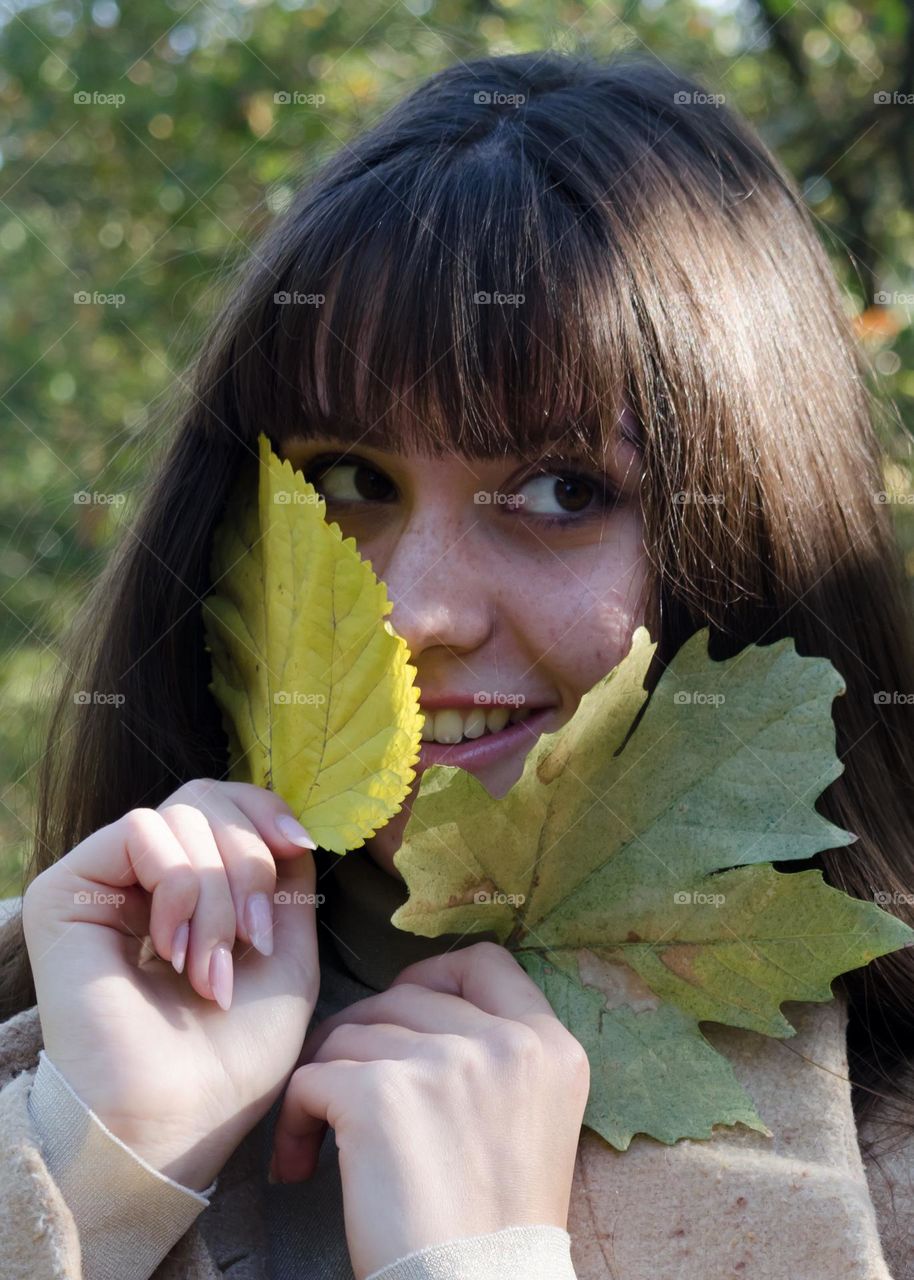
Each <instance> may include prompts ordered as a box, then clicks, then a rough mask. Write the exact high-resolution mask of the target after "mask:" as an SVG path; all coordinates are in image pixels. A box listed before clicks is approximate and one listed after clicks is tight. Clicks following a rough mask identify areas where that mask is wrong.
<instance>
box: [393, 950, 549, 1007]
mask: <svg viewBox="0 0 914 1280" xmlns="http://www.w3.org/2000/svg"><path fill="white" fill-rule="evenodd" d="M401 982H409V983H416V984H418V985H420V986H424V987H428V988H429V990H431V991H442V992H447V993H449V994H451V995H457V996H461V997H462V998H463V999H464V1000H469V1001H470V1003H471V1004H474V1005H476V1007H477V1008H478V1009H484V1010H485V1011H486V1012H487V1013H491V1014H494V1015H495V1016H496V1017H499V1018H512V1019H514V1020H515V1021H516V1022H527V1023H529V1024H530V1025H531V1026H541V1025H542V1022H543V1018H544V1016H548V1018H549V1019H550V1020H552V1021H554V1020H555V1014H554V1013H553V1011H552V1006H551V1005H550V1003H549V1001H548V1000H547V999H546V997H545V996H544V995H543V993H542V991H540V989H539V987H538V986H537V985H536V983H535V982H534V981H533V979H532V978H531V977H530V976H529V974H527V973H525V972H524V970H523V969H522V968H521V966H520V965H519V964H518V962H517V961H516V960H515V959H514V957H513V956H512V955H511V953H510V951H508V950H507V949H506V948H505V947H502V946H499V944H498V943H497V942H475V943H473V944H472V946H469V947H460V948H458V949H457V950H454V951H446V952H444V953H443V954H441V955H437V956H428V957H427V958H426V959H424V960H417V961H416V962H415V963H414V964H410V965H407V966H406V968H405V969H403V970H402V971H401V972H400V973H398V974H397V976H396V978H394V980H393V982H392V983H391V986H390V988H389V989H390V990H393V989H394V988H395V987H396V986H397V985H398V984H399V983H401Z"/></svg>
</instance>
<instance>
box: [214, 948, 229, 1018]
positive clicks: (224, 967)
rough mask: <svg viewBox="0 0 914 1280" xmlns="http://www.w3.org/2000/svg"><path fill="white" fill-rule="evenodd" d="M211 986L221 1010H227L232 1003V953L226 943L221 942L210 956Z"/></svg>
mask: <svg viewBox="0 0 914 1280" xmlns="http://www.w3.org/2000/svg"><path fill="white" fill-rule="evenodd" d="M209 985H210V986H211V987H212V989H213V995H214V996H215V997H216V1003H217V1004H218V1005H219V1008H220V1009H227V1008H228V1007H229V1005H230V1004H231V1003H232V953H231V951H229V949H228V947H227V946H226V945H225V943H222V942H220V944H219V946H218V947H216V948H215V949H214V950H213V954H212V955H211V956H210V961H209Z"/></svg>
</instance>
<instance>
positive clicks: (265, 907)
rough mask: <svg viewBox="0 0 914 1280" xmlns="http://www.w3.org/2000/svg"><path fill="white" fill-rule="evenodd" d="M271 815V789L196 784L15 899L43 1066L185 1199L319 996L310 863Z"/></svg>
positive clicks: (259, 1111)
mask: <svg viewBox="0 0 914 1280" xmlns="http://www.w3.org/2000/svg"><path fill="white" fill-rule="evenodd" d="M281 815H287V817H291V816H292V815H291V811H290V810H289V806H288V805H287V804H286V803H285V801H284V800H283V799H282V798H281V797H280V796H278V795H276V794H274V793H273V792H270V791H266V790H264V789H263V788H261V787H256V786H253V785H251V784H248V783H230V782H215V781H213V780H212V779H208V778H202V779H196V780H194V781H193V782H188V783H186V784H185V785H184V786H182V787H180V788H179V789H178V790H177V791H175V792H174V793H173V794H172V795H171V796H169V798H168V799H167V800H165V801H164V802H163V803H162V804H161V805H159V807H158V809H142V808H141V809H132V810H131V811H130V812H129V813H127V814H125V815H124V816H123V817H122V818H120V819H118V820H117V821H116V822H112V823H111V824H110V825H109V826H107V827H103V828H102V829H101V830H99V831H96V832H94V833H93V834H92V835H91V836H89V837H88V838H87V839H85V840H83V841H82V843H81V844H78V845H77V846H76V848H75V849H72V850H71V851H70V852H69V853H67V854H66V855H65V856H64V857H62V858H61V859H60V860H59V861H58V862H56V863H55V864H54V865H53V866H51V867H49V868H48V869H47V870H46V871H43V872H42V873H41V875H39V876H37V877H36V879H35V880H33V881H32V883H31V884H30V885H29V886H28V888H27V889H26V892H25V894H24V895H23V903H22V923H23V929H24V932H25V940H26V946H27V949H28V953H29V959H30V961H31V965H32V972H33V975H34V979H35V988H36V993H37V999H38V1012H39V1016H40V1019H41V1029H42V1034H43V1038H44V1047H45V1050H46V1051H47V1054H48V1057H49V1058H50V1059H51V1061H52V1062H53V1063H54V1065H55V1066H56V1067H57V1068H58V1069H59V1070H60V1071H61V1072H62V1073H63V1075H64V1076H65V1077H66V1079H67V1080H68V1081H69V1083H70V1084H71V1085H72V1087H73V1088H74V1089H75V1091H76V1092H77V1093H78V1094H79V1095H80V1097H81V1098H82V1099H83V1101H84V1102H85V1103H86V1105H87V1106H89V1107H91V1108H92V1110H93V1111H95V1112H96V1114H97V1115H98V1116H99V1117H100V1118H101V1119H102V1121H103V1122H104V1123H105V1124H106V1125H107V1126H108V1128H109V1129H111V1130H112V1132H113V1133H114V1134H115V1135H116V1136H117V1137H119V1138H120V1139H121V1140H122V1141H123V1142H125V1143H126V1144H127V1145H128V1146H129V1147H131V1148H133V1150H134V1151H136V1152H137V1153H138V1154H139V1155H141V1156H143V1157H144V1159H146V1160H148V1161H149V1163H150V1164H152V1166H153V1167H154V1168H156V1169H159V1170H160V1171H161V1172H163V1173H165V1174H167V1175H168V1176H169V1177H172V1178H174V1179H175V1180H176V1181H178V1182H181V1183H184V1184H185V1185H188V1186H191V1187H195V1188H196V1189H197V1190H203V1188H204V1187H206V1186H208V1185H209V1183H210V1182H212V1180H213V1178H214V1177H215V1176H216V1174H217V1173H218V1172H219V1170H220V1169H221V1168H222V1166H223V1165H224V1164H225V1162H226V1160H227V1159H228V1157H229V1156H230V1155H231V1153H232V1151H233V1150H234V1149H235V1148H236V1147H237V1146H238V1144H239V1142H240V1141H241V1139H242V1138H243V1137H244V1136H245V1134H246V1133H247V1132H248V1131H249V1130H250V1129H251V1128H253V1126H254V1125H255V1124H256V1123H257V1121H258V1120H259V1119H260V1118H261V1116H263V1115H264V1114H265V1112H266V1111H268V1110H269V1108H270V1106H271V1105H272V1103H273V1102H274V1101H275V1099H276V1098H277V1097H278V1095H279V1093H280V1091H281V1090H282V1087H283V1085H284V1084H285V1082H286V1080H287V1079H288V1076H289V1073H290V1071H291V1070H292V1069H293V1067H294V1066H295V1063H296V1061H297V1058H298V1055H299V1052H300V1050H301V1048H302V1041H303V1040H304V1036H305V1032H306V1030H307V1026H308V1022H309V1020H310V1018H311V1014H312V1012H313V1009H314V1004H315V1001H316V999H317V993H318V986H319V981H320V978H319V971H318V960H317V941H316V929H315V915H314V903H315V893H314V888H315V885H314V878H315V870H314V859H313V857H312V854H311V852H310V851H308V850H305V851H304V852H303V850H302V847H301V846H300V845H299V846H297V845H296V844H294V843H293V842H292V840H290V839H289V838H288V836H287V835H284V834H283V833H282V831H281V830H280V829H279V828H278V827H277V826H276V821H277V818H279V819H280V821H281V820H282V819H281ZM297 825H298V824H296V823H294V820H293V826H297ZM299 830H300V831H303V828H299ZM274 892H278V893H282V894H283V897H282V898H280V899H278V900H277V901H276V902H275V903H274ZM253 894H263V895H265V900H264V899H260V902H259V914H258V908H257V907H256V906H255V914H254V916H253V918H252V917H251V916H249V915H247V914H246V911H245V908H246V905H247V901H248V898H249V895H253ZM286 895H288V898H286ZM274 921H275V924H274ZM182 922H189V924H188V925H187V927H186V928H181V927H180V926H181V925H182ZM176 930H177V931H178V939H177V941H176V940H175V933H176ZM252 934H253V935H254V936H256V938H257V941H258V943H259V944H260V946H262V947H263V948H264V950H265V951H267V952H269V951H272V954H261V952H260V951H258V950H256V949H255V948H254V946H253V945H252V941H253V939H252ZM182 935H183V937H184V942H183V943H182ZM147 936H151V939H152V943H153V945H154V947H155V950H156V952H157V955H156V956H149V957H148V958H146V957H145V955H143V954H141V952H142V945H141V944H142V941H143V939H144V937H147ZM236 940H237V942H236ZM185 947H186V968H185V964H184V957H183V956H182V955H181V952H182V950H184V948H185ZM233 947H234V954H233ZM159 957H162V958H161V959H160V958H159ZM141 961H142V963H141ZM172 961H174V967H173V965H172ZM217 995H218V996H219V998H220V1000H221V1003H222V1004H223V1005H227V1004H228V1008H227V1009H226V1008H222V1007H220V1005H219V1004H218V1003H217V1002H216V996H217ZM229 1001H230V1004H229Z"/></svg>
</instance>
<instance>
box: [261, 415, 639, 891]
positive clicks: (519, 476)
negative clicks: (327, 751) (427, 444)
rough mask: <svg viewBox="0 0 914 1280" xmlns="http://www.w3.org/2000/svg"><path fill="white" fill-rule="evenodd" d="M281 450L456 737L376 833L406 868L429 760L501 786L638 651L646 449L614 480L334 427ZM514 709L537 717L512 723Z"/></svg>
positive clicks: (435, 714)
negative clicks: (320, 504) (363, 439)
mask: <svg viewBox="0 0 914 1280" xmlns="http://www.w3.org/2000/svg"><path fill="white" fill-rule="evenodd" d="M281 453H282V456H283V457H286V458H288V459H289V460H290V461H291V462H292V463H293V465H294V466H295V467H297V468H298V469H300V470H301V471H302V472H303V473H304V475H305V476H306V478H307V479H308V480H310V481H311V483H312V484H314V485H315V486H316V488H317V489H318V490H319V491H320V493H321V494H322V495H323V496H324V498H325V499H326V503H327V517H328V519H331V520H333V521H335V522H336V523H337V524H338V525H339V526H340V528H341V530H342V532H343V535H344V537H350V536H351V537H353V538H355V540H356V544H357V546H358V548H359V552H360V553H361V555H362V557H363V559H366V560H370V561H371V565H372V568H373V569H374V572H375V573H376V574H377V575H378V577H380V578H382V579H383V580H384V582H385V583H386V584H387V590H388V595H389V597H390V599H391V601H392V602H393V610H392V613H391V614H390V615H389V617H390V621H391V622H392V624H393V626H394V628H395V629H396V630H397V631H398V632H399V634H400V635H401V636H403V638H404V640H405V641H406V643H407V645H408V646H409V651H410V661H411V662H412V664H413V665H414V666H415V668H416V670H417V673H418V675H417V684H418V686H419V690H420V699H419V705H420V709H422V710H423V711H426V710H427V709H428V710H429V711H431V715H427V716H426V722H425V723H426V730H428V729H429V728H430V727H431V725H432V724H434V731H435V737H436V739H444V740H445V741H446V742H449V743H453V744H454V745H451V746H439V745H437V743H432V744H430V745H428V746H426V744H425V743H423V747H422V757H420V761H419V764H418V766H417V776H416V779H415V781H414V783H413V787H412V790H411V791H410V792H409V794H408V796H407V797H406V800H405V801H404V803H403V807H402V809H401V810H400V812H399V813H397V814H396V815H395V816H394V817H393V818H392V819H391V821H390V822H389V823H388V824H387V826H385V827H384V828H383V829H382V830H381V831H379V832H378V833H377V835H375V836H374V837H372V838H371V839H370V840H368V841H367V842H366V849H367V851H368V853H369V854H370V855H371V857H372V858H373V859H374V860H375V862H377V863H378V864H379V866H381V867H383V868H384V870H386V871H388V872H390V874H391V875H394V876H399V872H398V871H397V870H396V868H395V867H394V864H393V855H394V853H395V852H396V850H397V849H398V848H399V847H400V842H401V840H402V836H403V829H404V827H405V826H406V822H407V820H408V818H409V814H410V808H411V801H412V799H413V796H414V795H415V792H416V789H417V788H418V786H419V781H420V779H421V770H422V768H423V767H426V765H427V763H431V762H434V758H435V757H437V759H438V761H439V762H443V763H453V764H460V765H461V767H463V768H466V769H468V770H469V771H470V772H471V773H473V774H474V776H476V777H477V778H478V779H479V780H480V782H481V783H482V784H483V785H484V786H485V787H486V789H487V790H488V791H489V792H490V793H491V794H492V795H494V796H503V795H504V794H505V793H506V792H507V791H508V789H509V788H510V787H511V786H512V785H513V784H514V783H515V782H516V781H517V779H518V778H519V777H520V775H521V772H522V770H523V761H524V756H525V755H526V753H527V751H529V749H530V747H531V746H532V744H533V742H534V741H535V740H536V737H537V736H538V735H539V734H540V733H542V732H544V731H549V732H551V731H552V730H554V729H556V728H558V727H559V726H560V725H562V724H564V723H565V722H566V721H567V720H569V719H570V718H571V716H572V715H573V714H574V711H575V709H576V708H577V705H578V702H579V700H580V698H581V696H582V695H583V694H584V693H586V692H587V691H588V690H589V689H590V688H592V687H593V685H594V684H595V683H596V682H597V680H599V679H600V677H601V676H603V675H605V674H606V673H607V672H608V671H610V670H611V669H612V668H613V667H614V666H616V664H617V663H618V662H619V661H620V660H621V659H622V658H623V657H624V656H625V654H626V653H627V652H628V649H629V646H630V641H631V635H632V632H633V630H634V628H635V627H636V626H638V625H639V624H640V623H641V622H642V621H643V610H642V604H643V602H642V601H641V600H640V594H641V590H642V586H643V584H644V579H645V570H646V561H645V554H644V547H643V544H642V515H641V509H640V499H639V474H640V463H641V455H640V452H639V450H638V449H637V447H636V446H635V445H634V444H632V443H630V442H629V441H628V440H627V439H624V438H620V439H619V440H618V441H617V442H614V443H613V444H612V445H611V446H608V447H607V449H606V451H605V455H604V471H605V476H604V475H603V474H601V473H600V472H599V471H595V470H594V469H593V467H588V466H587V464H586V462H583V461H582V462H577V461H573V462H569V460H568V459H567V458H565V459H563V460H562V461H561V462H558V461H554V462H550V461H549V459H548V457H543V458H540V459H538V460H537V461H536V462H534V463H531V462H530V461H529V460H524V459H522V458H520V457H517V456H505V457H504V458H503V459H499V460H496V461H489V460H483V461H479V460H471V459H467V458H465V457H462V456H459V455H449V456H447V457H443V458H438V459H434V458H428V457H423V456H420V455H418V454H413V453H402V452H395V453H391V452H387V451H384V450H381V449H378V448H373V447H371V448H369V447H363V446H362V445H361V444H351V443H350V444H348V445H347V444H346V443H344V442H342V441H338V440H334V439H332V438H330V437H321V438H316V439H309V440H295V439H292V440H289V441H287V442H286V444H285V445H284V446H283V448H282V450H281ZM432 709H433V710H432ZM512 712H519V713H520V715H521V716H523V715H524V714H525V713H527V714H528V716H529V719H528V720H521V722H520V723H518V724H515V725H512V723H511V722H510V721H509V723H508V724H507V725H506V726H505V727H504V728H501V727H500V726H501V724H502V722H503V721H504V720H505V719H506V718H508V717H509V716H510V715H511V713H512ZM501 735H504V736H503V737H502V736H501ZM430 757H431V758H430ZM473 757H478V758H473Z"/></svg>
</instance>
